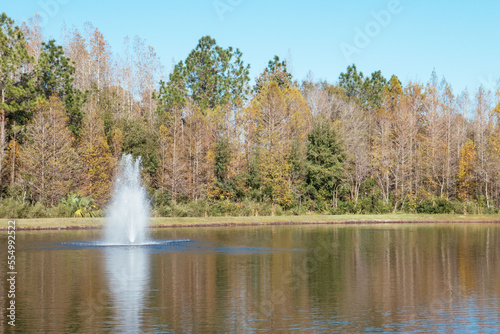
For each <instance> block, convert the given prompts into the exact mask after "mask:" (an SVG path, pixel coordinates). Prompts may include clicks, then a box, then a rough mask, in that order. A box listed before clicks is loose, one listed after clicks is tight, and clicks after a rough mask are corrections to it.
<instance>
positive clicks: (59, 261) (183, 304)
mask: <svg viewBox="0 0 500 334" xmlns="http://www.w3.org/2000/svg"><path fill="white" fill-rule="evenodd" d="M151 234H152V235H151V237H152V239H154V240H156V241H160V242H158V243H156V244H152V245H149V246H145V247H98V246H96V245H95V244H94V243H93V242H94V241H97V240H99V239H100V238H101V236H102V232H101V231H64V232H63V231H58V232H40V231H39V232H23V231H18V232H17V254H16V256H17V271H18V276H17V283H16V284H17V286H16V288H17V291H16V292H17V293H16V306H17V314H16V316H17V321H16V327H15V331H13V330H12V328H11V327H10V326H7V325H6V322H5V307H4V308H3V311H2V313H3V314H2V317H1V318H0V319H1V322H0V332H19V333H34V332H36V333H97V332H98V333H241V332H243V333H244V332H249V333H255V332H277V331H281V332H292V333H293V332H295V333H304V332H311V333H329V332H332V331H337V332H500V226H499V225H488V224H474V225H431V224H424V225H366V226H275V227H233V228H227V227H226V228H191V229H188V228H186V229H182V228H177V229H162V230H152V231H151ZM181 239H189V240H191V241H181ZM6 240H7V239H6V233H4V232H2V234H1V244H2V245H6ZM165 240H178V242H170V243H169V242H166V241H165ZM6 248H7V247H6V246H2V249H1V250H0V256H1V258H2V261H0V270H1V271H2V273H5V272H7V269H6V263H7V261H6V260H4V259H6V258H7V254H6ZM3 275H4V274H3ZM4 276H5V275H4ZM0 289H1V291H2V293H1V294H0V302H1V303H2V305H7V302H8V300H7V297H6V293H5V292H6V291H7V285H6V279H5V278H4V279H2V280H1V282H0Z"/></svg>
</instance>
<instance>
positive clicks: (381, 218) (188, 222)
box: [0, 214, 500, 231]
mask: <svg viewBox="0 0 500 334" xmlns="http://www.w3.org/2000/svg"><path fill="white" fill-rule="evenodd" d="M7 221H9V220H7V219H5V223H2V224H1V225H0V231H7V230H8V227H7ZM10 221H15V222H16V230H17V231H54V230H98V229H102V228H103V227H104V224H105V218H43V219H10ZM363 224H364V225H370V224H408V225H410V224H500V215H471V216H463V215H404V214H403V215H398V214H394V215H378V216H377V215H369V216H363V215H350V216H349V215H344V216H320V215H315V216H265V217H210V218H201V217H188V218H151V222H150V225H149V226H148V228H183V227H186V228H195V227H198V228H199V227H242V226H243V227H244V226H280V225H303V226H307V225H363Z"/></svg>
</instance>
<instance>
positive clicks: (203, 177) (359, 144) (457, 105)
mask: <svg viewBox="0 0 500 334" xmlns="http://www.w3.org/2000/svg"><path fill="white" fill-rule="evenodd" d="M39 21H40V19H39V17H36V16H35V17H34V18H32V19H30V20H29V21H28V22H25V23H23V24H22V25H21V26H17V25H16V24H15V22H14V21H13V20H12V19H10V18H9V17H8V16H7V15H6V14H5V13H3V14H2V15H1V16H0V47H1V50H0V52H1V55H2V57H1V59H0V90H1V104H0V112H1V115H0V176H1V178H0V193H1V202H0V215H1V216H9V217H40V216H71V215H79V216H85V215H100V214H103V212H104V210H105V208H106V205H107V203H108V201H109V199H110V196H111V193H112V180H113V175H114V174H115V171H116V167H117V165H118V162H119V160H120V157H121V155H122V154H123V153H130V154H132V155H133V156H134V157H139V156H141V159H142V164H143V179H144V183H145V185H146V187H147V188H148V191H149V194H150V198H151V203H152V208H153V213H154V214H156V215H162V216H189V215H193V216H202V215H205V216H208V215H266V214H306V213H309V212H316V213H331V214H337V213H338V214H340V213H388V212H426V213H451V212H455V213H459V212H460V213H464V214H465V213H487V212H490V213H493V212H497V208H498V206H499V204H500V202H499V201H500V195H499V194H500V173H499V172H500V167H499V166H500V164H499V159H500V125H499V122H498V121H499V117H500V104H499V103H498V98H499V97H500V95H499V92H498V91H497V92H491V91H488V90H486V89H485V88H483V87H480V88H479V89H478V91H477V92H476V93H475V94H473V95H472V96H471V95H470V94H469V93H468V92H467V91H464V92H462V93H460V94H458V95H457V94H455V93H453V90H452V87H451V86H450V85H449V84H448V83H447V82H446V80H445V79H442V80H439V79H438V76H437V74H436V73H435V72H432V75H431V78H430V80H429V81H428V82H427V83H426V84H421V83H418V82H409V83H407V84H405V85H403V84H402V83H401V81H400V80H399V79H398V78H397V77H396V76H395V75H393V76H391V77H390V78H389V79H387V78H385V77H384V76H383V75H382V73H381V72H380V71H377V72H374V73H372V74H370V75H364V74H363V73H362V72H361V71H359V70H358V69H357V68H356V66H355V65H351V66H348V68H347V69H346V71H345V72H344V73H341V74H340V76H339V79H338V81H337V82H335V83H329V82H326V81H315V80H313V78H312V75H310V76H308V78H307V79H305V80H302V81H298V80H296V79H294V78H293V76H292V74H291V73H290V72H289V68H288V64H287V61H285V60H281V59H280V58H279V57H277V56H275V57H274V58H273V59H271V60H270V61H269V64H268V66H267V67H266V68H265V69H263V70H262V72H261V74H260V75H259V76H258V77H257V78H255V81H254V83H253V84H252V83H251V80H250V77H249V73H250V65H248V64H246V63H245V62H244V60H243V54H242V52H241V51H240V50H239V49H237V48H233V47H227V48H224V47H221V46H219V45H217V43H216V41H215V40H214V39H213V38H211V37H210V36H205V37H202V38H201V39H200V40H199V41H198V44H197V45H196V46H195V48H194V49H193V50H192V51H191V52H190V53H189V55H188V56H187V57H186V59H185V60H183V61H180V62H178V63H176V64H174V65H173V68H172V70H171V72H170V74H169V75H168V76H164V75H163V73H164V68H163V66H162V64H161V61H160V59H159V57H158V55H157V54H156V52H155V49H154V48H153V47H151V46H148V45H147V44H146V41H145V40H143V39H141V38H139V37H136V38H134V39H133V40H130V39H129V38H128V37H127V38H125V41H124V47H123V51H122V52H121V53H120V54H118V55H114V54H113V53H112V50H111V47H110V45H109V43H108V42H107V41H106V39H105V38H104V36H103V34H102V32H101V31H100V30H99V29H98V28H96V27H94V26H92V25H91V24H89V23H88V24H86V25H85V27H84V31H83V32H81V31H80V30H79V29H77V28H72V29H67V28H66V27H65V28H63V34H62V35H63V38H62V43H61V44H62V45H57V44H56V41H54V40H48V41H46V40H45V39H44V37H43V33H42V29H41V28H40V24H39Z"/></svg>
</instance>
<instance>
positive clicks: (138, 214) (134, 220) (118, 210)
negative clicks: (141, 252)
mask: <svg viewBox="0 0 500 334" xmlns="http://www.w3.org/2000/svg"><path fill="white" fill-rule="evenodd" d="M119 167H120V168H119V171H118V175H117V177H116V180H115V186H114V194H113V199H112V201H111V205H110V206H109V209H108V214H107V217H106V231H105V236H104V242H105V243H106V244H110V245H122V244H142V243H144V242H146V241H147V240H146V239H147V233H146V229H147V226H148V220H149V202H148V200H147V197H146V191H145V189H144V187H143V186H142V184H141V179H140V169H141V158H140V157H139V158H137V160H135V161H134V159H133V158H132V156H131V155H130V154H124V155H123V156H122V159H121V161H120V166H119Z"/></svg>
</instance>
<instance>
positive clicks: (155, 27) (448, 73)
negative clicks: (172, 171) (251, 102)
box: [0, 0, 500, 93]
mask: <svg viewBox="0 0 500 334" xmlns="http://www.w3.org/2000/svg"><path fill="white" fill-rule="evenodd" d="M2 2H3V3H2V6H1V8H0V11H5V12H6V13H7V15H8V16H10V17H11V18H13V19H15V20H16V21H17V22H22V20H25V19H27V18H29V17H31V16H33V15H34V14H35V13H39V14H41V15H42V18H43V21H44V22H43V23H44V34H45V36H46V37H52V38H55V39H60V36H61V28H62V26H63V24H64V23H65V24H66V25H67V26H68V27H69V28H71V27H73V26H75V27H78V28H80V30H83V25H84V23H85V22H86V21H89V22H91V23H92V24H93V25H94V26H96V27H98V28H99V29H100V30H101V31H102V32H103V33H104V36H105V37H106V39H107V40H108V41H109V43H110V44H111V46H112V50H113V52H114V53H119V52H120V51H121V50H122V46H123V38H124V37H125V36H130V37H134V36H136V35H137V36H139V37H141V38H144V39H146V41H147V43H148V44H149V45H151V46H153V47H154V48H155V49H156V50H157V53H158V54H159V56H160V57H161V60H162V63H163V64H164V66H165V69H166V71H167V72H168V71H170V69H171V64H172V59H175V61H179V60H183V59H185V57H186V56H187V55H188V53H189V52H190V51H191V50H192V49H193V48H194V47H195V46H196V43H197V41H198V39H199V38H200V37H202V36H204V35H210V36H212V37H213V38H215V39H216V40H217V43H218V44H219V45H221V46H224V47H227V46H233V47H237V48H239V49H240V50H241V51H242V52H243V57H244V61H245V62H246V63H249V64H250V65H251V76H252V77H255V76H257V75H258V74H259V73H260V72H261V71H262V70H263V68H264V67H265V66H266V65H267V62H268V61H269V60H270V59H271V58H272V57H273V56H274V55H275V54H276V55H278V56H280V58H287V57H291V61H292V71H293V75H294V77H295V78H296V79H299V80H301V79H304V78H305V77H306V75H307V73H308V72H309V71H312V73H313V75H314V78H315V79H325V80H328V81H329V82H336V81H337V79H338V76H339V74H340V72H342V71H345V69H346V67H347V66H348V65H349V64H351V63H355V64H356V65H357V67H358V69H360V70H361V71H363V72H364V73H365V74H369V73H371V72H373V71H376V70H381V71H382V74H383V75H384V76H386V77H390V76H391V75H392V74H396V75H397V76H398V77H399V78H400V80H401V81H403V82H404V83H407V82H408V81H418V82H421V83H426V82H427V81H428V79H429V77H430V74H431V72H432V70H433V69H435V70H436V71H437V73H438V76H439V77H440V78H441V77H443V76H444V77H445V78H446V80H447V81H448V82H449V83H451V85H452V86H453V90H454V92H455V93H460V92H461V91H462V90H463V89H465V87H468V89H469V92H471V93H472V92H475V91H476V90H477V88H478V87H479V85H481V84H483V85H484V86H485V87H486V88H488V89H495V88H496V82H497V81H498V79H500V67H499V66H498V64H499V57H498V55H499V54H500V38H499V37H500V36H499V34H500V20H498V18H497V16H498V13H499V12H500V2H499V1H477V2H476V1H474V2H473V1H453V2H452V1H436V0H421V1H417V0H382V1H378V0H371V1H368V0H359V1H326V0H325V1H323V0H322V1H310V2H306V1H294V0H288V1H284V0H276V1H263V0H203V1H181V0H177V1H152V0H143V1H130V0H120V1H118V0H106V1H104V0H100V1H97V0H18V1H6V0H3V1H2Z"/></svg>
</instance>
